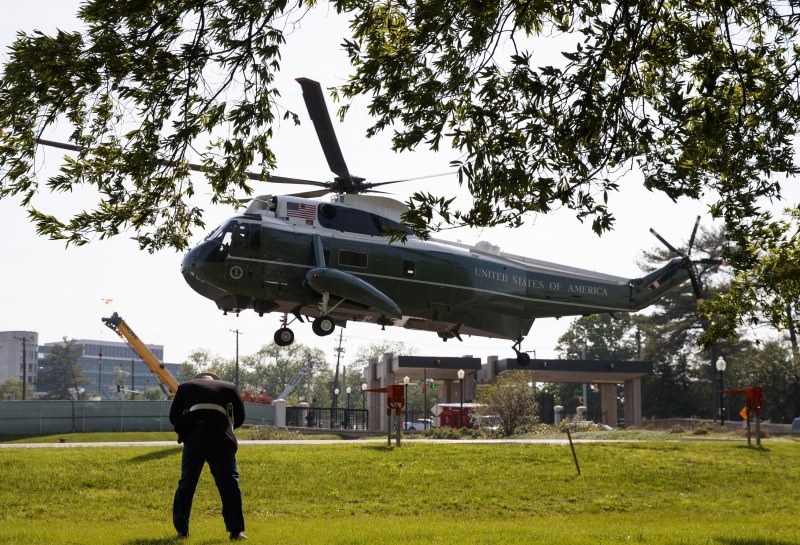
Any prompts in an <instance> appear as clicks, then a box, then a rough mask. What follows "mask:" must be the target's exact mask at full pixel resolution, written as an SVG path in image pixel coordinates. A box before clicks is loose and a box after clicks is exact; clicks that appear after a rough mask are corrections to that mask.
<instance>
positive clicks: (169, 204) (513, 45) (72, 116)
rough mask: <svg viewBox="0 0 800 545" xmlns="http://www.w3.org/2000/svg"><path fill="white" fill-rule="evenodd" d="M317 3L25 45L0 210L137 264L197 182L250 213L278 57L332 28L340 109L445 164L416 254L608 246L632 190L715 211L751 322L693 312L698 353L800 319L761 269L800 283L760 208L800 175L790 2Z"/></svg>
mask: <svg viewBox="0 0 800 545" xmlns="http://www.w3.org/2000/svg"><path fill="white" fill-rule="evenodd" d="M317 4H318V2H317V1H316V0H300V1H299V2H288V1H286V0H277V1H270V2H264V1H263V0H241V1H237V2H231V1H228V0H207V1H202V2H174V1H172V0H149V1H146V2H128V1H123V0H87V1H85V2H83V3H82V4H81V7H80V11H79V17H80V19H81V20H82V22H83V24H84V25H85V27H84V30H83V31H75V32H67V31H59V32H57V33H55V34H54V35H46V34H43V33H38V32H34V33H32V34H24V33H22V34H19V35H18V37H17V39H16V41H15V42H14V44H13V45H12V47H11V50H10V61H9V62H8V63H7V64H6V65H5V67H4V71H3V74H2V78H1V79H0V128H2V134H0V176H1V177H2V178H1V179H2V185H0V198H4V197H9V196H21V198H22V204H23V206H25V207H26V208H27V209H28V212H29V214H30V217H31V219H32V220H33V222H34V223H35V224H36V226H37V230H38V232H39V233H41V234H43V235H46V236H49V237H51V238H55V239H63V240H66V241H68V242H70V243H74V244H84V243H86V242H87V241H88V240H90V239H91V238H92V237H94V236H98V237H99V238H106V237H112V236H116V235H118V234H119V233H121V232H123V231H125V230H132V231H133V233H134V238H135V239H136V240H137V241H138V242H139V244H140V245H141V247H142V248H146V249H149V250H151V251H152V250H157V249H160V248H164V247H173V248H176V249H183V248H185V247H186V246H187V241H188V236H189V235H190V233H191V230H192V229H194V228H196V227H201V226H203V219H202V210H201V208H199V207H197V206H194V205H192V204H191V203H190V201H189V199H190V198H191V197H192V196H193V195H194V194H195V192H196V188H195V182H194V181H193V180H192V178H191V176H190V174H189V171H190V165H191V164H196V165H198V166H199V167H200V169H201V170H203V171H204V173H205V176H206V178H207V179H208V182H209V184H210V187H211V201H212V202H220V201H223V200H226V199H228V198H230V197H231V196H232V194H233V193H234V192H237V193H242V192H248V191H249V187H248V184H247V179H248V174H247V169H249V168H254V169H255V170H256V173H255V175H254V177H255V178H258V179H264V177H265V176H268V175H269V173H270V171H271V170H272V168H273V167H274V165H275V161H276V158H275V156H274V153H273V151H272V149H271V143H270V139H271V137H272V135H273V132H272V131H273V126H274V124H275V123H276V122H277V121H278V120H280V119H291V120H294V121H295V122H297V120H298V117H297V115H296V114H295V113H293V112H288V111H284V110H282V109H281V108H280V106H279V105H278V103H277V97H278V96H279V90H278V89H277V88H276V87H275V85H274V77H275V74H276V73H277V72H278V70H280V58H281V51H282V49H283V48H284V47H285V43H286V41H287V35H288V33H290V32H291V29H293V28H294V25H293V23H295V22H297V21H299V20H300V19H301V18H302V17H303V16H305V15H306V13H307V11H308V10H313V9H322V10H324V9H330V7H333V9H335V10H336V11H337V12H338V13H340V14H341V15H342V16H344V17H347V18H348V19H349V21H350V29H351V31H350V35H348V36H343V37H342V38H343V47H344V48H345V50H346V52H347V54H348V55H349V59H350V62H351V64H352V70H353V71H352V74H351V75H350V78H349V80H348V81H347V83H346V84H345V85H343V86H342V87H341V88H340V89H339V90H338V93H339V94H340V95H341V96H344V97H346V98H350V97H354V96H356V95H366V96H368V97H369V101H370V103H369V111H370V113H371V114H372V115H373V117H374V124H373V125H372V127H371V128H370V129H369V131H368V132H369V133H370V134H373V133H376V132H378V131H382V130H385V129H389V130H392V131H393V135H394V136H393V147H394V149H396V150H407V149H408V150H410V149H416V148H418V147H420V146H428V147H430V148H432V149H434V150H436V149H439V148H440V146H442V144H443V143H444V142H447V143H448V144H449V145H452V146H453V147H454V148H455V149H456V151H457V152H458V153H459V156H460V158H459V160H458V161H457V162H456V165H457V166H458V168H459V179H460V182H461V183H462V184H465V185H466V186H467V187H468V189H469V191H470V193H471V195H472V199H473V200H472V205H471V207H470V208H468V209H466V210H453V209H451V205H452V202H453V200H452V199H450V198H447V197H444V196H442V195H441V194H438V195H437V194H435V193H425V194H423V193H418V194H415V195H413V196H412V197H411V199H410V202H409V204H410V206H411V211H410V213H408V214H407V215H406V217H405V220H406V221H407V222H408V223H410V224H411V225H412V226H413V227H414V228H415V230H416V231H417V232H418V233H419V234H426V233H427V231H428V230H429V229H430V228H431V226H435V225H436V224H437V222H436V221H435V218H436V217H437V216H438V217H441V218H443V219H444V221H445V222H446V223H463V224H466V225H472V226H489V225H498V224H507V225H512V226H518V225H521V224H522V222H523V218H524V215H525V214H526V213H530V212H534V213H546V212H549V211H551V210H553V209H554V208H556V207H566V208H569V209H572V210H573V211H574V212H575V214H576V215H577V217H578V218H580V219H581V220H586V221H590V222H591V224H592V227H593V229H594V230H595V231H597V232H598V233H602V232H604V231H606V230H608V229H610V228H612V227H613V225H614V213H613V209H612V208H611V206H610V204H609V203H610V202H611V199H610V195H611V194H613V193H614V192H616V191H618V190H619V189H620V187H621V186H620V182H621V180H622V177H623V176H624V175H626V174H627V173H628V172H630V171H631V170H636V171H639V172H640V173H641V175H642V176H643V181H644V185H645V187H647V188H648V189H650V190H653V191H659V192H663V193H664V194H666V195H667V196H669V197H670V198H672V199H673V200H676V199H678V198H680V197H688V198H691V199H699V198H701V197H702V198H705V199H710V200H711V201H712V202H711V213H712V215H714V216H716V217H720V218H723V219H724V221H725V226H726V228H727V232H728V236H729V237H730V238H731V240H732V244H731V245H730V246H729V247H727V248H726V252H727V254H728V255H727V257H728V258H729V259H730V260H731V262H732V263H733V264H734V265H735V266H736V267H737V269H738V270H739V271H740V272H741V275H740V276H739V277H737V278H738V281H740V282H741V283H742V286H741V287H740V288H739V287H735V289H736V290H737V291H738V292H740V293H742V294H744V295H745V296H747V297H748V298H749V299H751V300H757V303H745V304H737V300H736V299H729V300H725V301H722V302H721V303H720V304H719V305H717V306H715V307H713V308H712V309H710V310H709V312H716V313H725V314H726V316H727V325H726V323H724V322H718V323H719V324H720V325H719V327H715V328H712V329H710V330H709V335H715V336H717V337H719V336H722V335H732V334H733V333H734V331H735V326H736V325H737V324H739V323H741V322H742V321H743V320H748V319H750V317H752V315H753V307H752V305H759V306H763V304H764V303H768V304H774V306H775V308H777V309H780V308H781V307H783V308H786V307H787V305H788V306H791V307H792V308H794V307H796V306H797V303H798V301H797V293H796V289H795V287H794V283H793V282H792V281H791V279H787V275H784V274H774V272H775V271H774V267H773V265H775V264H778V265H780V266H781V267H783V268H784V269H785V270H795V269H798V268H800V265H797V263H798V262H800V256H798V255H797V252H796V251H793V250H792V248H793V247H792V242H793V239H794V235H793V233H795V231H796V228H797V218H796V217H795V216H793V215H790V216H788V217H787V218H786V219H785V220H783V219H777V220H776V219H775V218H773V217H772V216H771V215H770V213H769V211H768V209H767V208H766V206H769V205H770V204H771V203H772V202H773V201H774V200H779V199H780V198H781V197H782V183H783V182H784V180H785V179H786V178H787V177H794V176H796V175H797V174H798V165H797V159H796V157H797V153H796V140H797V138H796V136H797V134H796V133H797V127H798V126H800V123H798V122H800V104H799V100H800V96H799V95H800V93H798V76H799V75H800V63H799V62H798V56H799V55H800V50H799V49H798V47H797V45H796V44H797V43H798V32H800V10H798V9H797V7H798V6H797V5H796V0H789V2H746V1H743V0H732V1H730V2H726V3H708V2H689V1H686V0H678V1H676V2H672V3H664V2H657V1H653V0H634V1H632V2H620V1H619V0H616V1H612V0H606V1H596V2H588V3H587V2H575V1H574V0H557V1H554V2H540V3H530V2H516V1H511V0H493V1H489V2H466V1H464V0H444V1H437V2H431V1H418V2H404V1H401V2H397V1H390V0H379V1H374V0H331V1H330V2H326V3H319V4H321V5H319V6H318V5H317ZM345 110H346V107H345V108H344V109H343V110H342V114H344V111H345ZM57 124H58V125H59V126H62V127H63V126H67V127H68V130H69V131H70V135H69V140H70V141H71V142H72V144H73V145H75V146H76V147H77V149H78V151H77V152H75V153H74V154H72V155H70V156H69V157H65V160H64V164H63V165H62V167H61V170H60V172H59V174H57V175H55V176H53V177H51V178H50V179H49V180H47V181H46V182H45V183H44V184H42V183H40V182H39V180H38V179H37V177H36V172H35V165H36V157H37V141H38V139H40V138H42V137H47V136H48V135H49V134H50V133H51V132H52V131H53V128H54V127H55V126H56V125H57ZM82 185H84V186H87V187H89V188H91V189H93V190H94V191H95V193H96V194H97V195H98V198H99V200H98V202H97V205H96V206H95V207H94V209H89V210H80V211H76V212H75V214H74V215H73V216H72V217H69V218H58V217H55V216H53V215H51V214H50V213H48V212H47V211H44V210H39V209H38V208H37V207H36V206H35V203H34V197H35V195H36V194H37V192H39V191H41V190H43V189H45V188H46V189H48V190H50V191H52V192H56V193H60V192H68V191H73V190H74V189H76V188H78V187H79V186H82ZM438 193H443V192H438ZM765 241H773V242H774V243H775V246H774V247H773V246H770V245H769V244H766V245H765V244H764V242H765ZM794 277H796V275H794V276H792V278H794ZM768 316H770V318H771V319H773V320H774V321H775V322H776V323H777V324H785V323H786V321H787V320H789V319H788V318H787V314H786V313H780V312H768Z"/></svg>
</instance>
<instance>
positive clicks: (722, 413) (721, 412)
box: [716, 356, 728, 426]
mask: <svg viewBox="0 0 800 545" xmlns="http://www.w3.org/2000/svg"><path fill="white" fill-rule="evenodd" d="M716 366H717V371H719V425H720V426H724V425H725V409H724V408H723V405H722V403H723V397H722V396H723V394H722V390H723V389H724V388H723V384H724V383H723V379H722V375H723V373H724V372H725V368H726V367H727V366H728V363H727V362H726V361H725V360H724V359H723V357H722V356H720V357H718V358H717V363H716Z"/></svg>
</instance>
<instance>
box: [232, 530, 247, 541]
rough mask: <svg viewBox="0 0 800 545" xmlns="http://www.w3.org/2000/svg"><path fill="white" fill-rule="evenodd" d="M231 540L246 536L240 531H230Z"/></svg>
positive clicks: (245, 537)
mask: <svg viewBox="0 0 800 545" xmlns="http://www.w3.org/2000/svg"><path fill="white" fill-rule="evenodd" d="M229 536H230V539H231V541H239V540H240V539H247V536H246V535H244V534H243V533H242V532H231V533H230V534H229Z"/></svg>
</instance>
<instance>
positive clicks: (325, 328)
mask: <svg viewBox="0 0 800 545" xmlns="http://www.w3.org/2000/svg"><path fill="white" fill-rule="evenodd" d="M334 329H336V323H335V322H334V321H333V319H331V317H330V316H328V315H326V314H322V315H321V316H318V317H317V318H316V319H314V321H313V322H312V323H311V330H312V331H313V332H314V333H315V334H316V335H318V336H320V337H326V336H328V335H330V334H331V333H333V330H334Z"/></svg>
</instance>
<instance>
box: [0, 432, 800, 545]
mask: <svg viewBox="0 0 800 545" xmlns="http://www.w3.org/2000/svg"><path fill="white" fill-rule="evenodd" d="M763 443H764V447H765V448H763V449H755V448H748V447H747V446H746V444H745V443H744V442H743V441H742V440H739V441H709V442H680V441H674V442H671V441H646V442H633V443H631V442H625V443H622V442H617V443H578V444H577V445H576V451H577V455H578V459H579V461H580V464H581V470H582V474H581V475H580V476H578V475H577V474H576V471H575V466H574V463H573V460H572V455H571V453H570V450H569V447H568V446H564V445H543V444H533V445H521V444H463V443H462V444H459V443H456V444H436V443H434V444H430V443H405V444H404V445H403V446H402V447H401V448H388V447H386V446H384V444H383V443H364V442H352V443H347V444H330V445H327V444H325V445H267V446H255V445H243V446H242V448H241V449H240V452H239V465H240V470H241V474H242V477H241V484H242V489H243V493H244V501H245V517H246V521H247V526H248V529H247V533H248V534H249V535H250V538H251V539H250V542H251V543H269V544H272V543H278V544H284V545H291V544H303V545H306V544H307V545H312V544H314V545H316V544H319V545H322V544H324V545H331V544H342V545H362V544H363V545H367V544H369V545H371V544H376V543H380V544H382V545H393V544H402V545H411V544H420V545H422V544H442V545H451V544H452V545H462V544H475V545H478V544H481V545H482V544H486V545H489V544H492V545H493V544H500V545H505V544H520V545H521V544H530V543H533V544H538V543H541V544H554V543H556V544H562V543H563V544H575V545H578V544H580V545H585V544H619V543H642V544H645V543H646V544H655V545H661V544H664V545H666V544H670V545H672V544H695V543H697V544H701V543H702V544H720V545H789V544H796V543H800V521H798V519H797V512H798V509H799V508H800V499H798V494H797V483H798V480H799V479H798V477H800V443H798V442H796V441H794V440H791V439H768V440H765V441H764V442H763ZM179 465H180V447H178V446H177V445H175V446H164V447H139V446H136V447H131V446H126V447H114V448H112V447H96V448H52V449H51V448H33V449H24V448H13V449H0V471H1V472H2V473H0V475H2V478H0V505H2V507H1V508H0V543H2V544H16V543H25V544H50V543H59V544H60V543H65V544H66V543H80V544H83V543H85V544H94V543H102V544H124V545H158V544H168V543H177V542H178V541H177V540H176V539H175V538H173V537H172V536H173V533H174V531H173V529H172V525H171V517H170V507H171V502H172V494H173V492H174V486H175V483H176V482H177V478H178V470H179ZM188 543H197V544H203V545H209V544H216V543H227V539H226V535H225V532H224V526H223V523H222V518H221V516H220V515H219V500H218V495H217V493H216V490H215V488H214V485H213V480H212V478H211V476H210V474H209V473H208V472H207V471H206V472H204V474H203V477H202V479H201V483H200V487H199V488H198V492H197V496H196V498H195V505H194V511H193V521H192V536H191V537H190V539H189V541H188Z"/></svg>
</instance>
